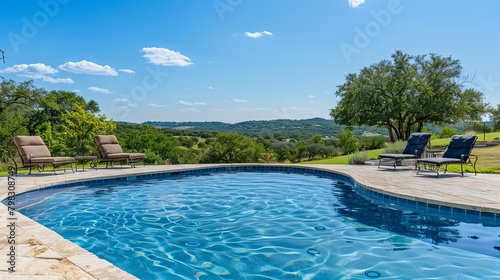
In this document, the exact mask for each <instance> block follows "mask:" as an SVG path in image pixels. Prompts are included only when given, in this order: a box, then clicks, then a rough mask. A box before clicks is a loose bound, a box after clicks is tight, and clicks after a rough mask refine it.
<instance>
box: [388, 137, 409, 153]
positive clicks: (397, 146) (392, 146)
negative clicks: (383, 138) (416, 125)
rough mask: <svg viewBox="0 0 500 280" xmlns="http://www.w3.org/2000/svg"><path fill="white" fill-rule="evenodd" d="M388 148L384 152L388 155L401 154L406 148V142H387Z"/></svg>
mask: <svg viewBox="0 0 500 280" xmlns="http://www.w3.org/2000/svg"><path fill="white" fill-rule="evenodd" d="M386 145H387V147H386V148H385V150H384V153H386V154H401V153H402V152H403V150H404V149H405V148H406V141H403V140H399V141H396V142H387V143H386Z"/></svg>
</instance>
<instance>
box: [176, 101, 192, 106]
mask: <svg viewBox="0 0 500 280" xmlns="http://www.w3.org/2000/svg"><path fill="white" fill-rule="evenodd" d="M175 104H177V105H186V106H193V103H192V102H187V101H184V100H180V101H177V103H175Z"/></svg>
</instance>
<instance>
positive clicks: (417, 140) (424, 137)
mask: <svg viewBox="0 0 500 280" xmlns="http://www.w3.org/2000/svg"><path fill="white" fill-rule="evenodd" d="M430 138H431V134H430V133H412V134H411V135H410V138H408V141H407V143H406V147H405V149H404V151H403V154H411V155H414V154H415V151H416V153H417V154H416V156H417V157H421V156H422V153H423V152H424V150H425V147H426V146H427V144H428V143H429V139H430Z"/></svg>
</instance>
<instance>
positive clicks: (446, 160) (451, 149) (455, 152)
mask: <svg viewBox="0 0 500 280" xmlns="http://www.w3.org/2000/svg"><path fill="white" fill-rule="evenodd" d="M476 139H477V136H476V135H453V136H452V137H451V141H450V144H448V147H447V148H446V151H445V152H444V154H443V157H440V158H421V159H417V165H418V168H417V174H418V173H419V172H420V170H421V165H424V167H427V166H433V167H434V169H431V170H435V172H436V173H437V177H439V169H440V168H441V166H442V165H444V166H445V168H444V174H446V170H447V168H448V164H460V173H461V174H462V176H464V167H463V165H464V164H470V165H472V167H473V168H474V174H475V175H477V172H476V162H477V159H478V157H477V156H476V155H472V154H471V151H472V148H474V144H475V143H476ZM471 158H473V159H474V162H472V160H471Z"/></svg>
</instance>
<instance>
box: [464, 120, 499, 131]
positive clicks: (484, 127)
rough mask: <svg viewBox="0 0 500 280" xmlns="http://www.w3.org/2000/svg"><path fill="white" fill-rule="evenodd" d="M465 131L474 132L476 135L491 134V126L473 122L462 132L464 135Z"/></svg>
mask: <svg viewBox="0 0 500 280" xmlns="http://www.w3.org/2000/svg"><path fill="white" fill-rule="evenodd" d="M466 131H474V132H476V133H490V132H492V128H491V126H489V125H486V124H485V123H483V122H480V123H479V122H474V123H471V124H469V126H467V127H466V128H465V129H464V131H463V132H464V133H465V132H466Z"/></svg>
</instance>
